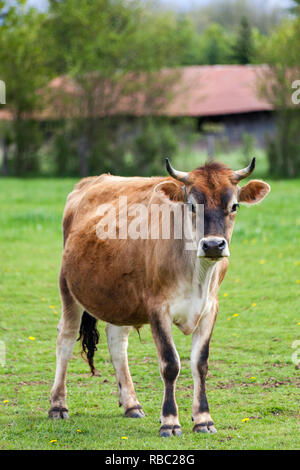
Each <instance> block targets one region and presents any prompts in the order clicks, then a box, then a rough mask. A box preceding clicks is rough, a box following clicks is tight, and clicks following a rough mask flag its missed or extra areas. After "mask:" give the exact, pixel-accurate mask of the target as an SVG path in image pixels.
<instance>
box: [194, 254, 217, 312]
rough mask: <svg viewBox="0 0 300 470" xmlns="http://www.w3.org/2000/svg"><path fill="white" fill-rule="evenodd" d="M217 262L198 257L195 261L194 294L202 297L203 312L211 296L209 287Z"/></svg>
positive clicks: (201, 309) (201, 308) (201, 307)
mask: <svg viewBox="0 0 300 470" xmlns="http://www.w3.org/2000/svg"><path fill="white" fill-rule="evenodd" d="M216 264H217V262H216V261H212V260H208V259H205V258H198V257H197V259H196V262H195V269H194V275H193V295H194V296H196V297H198V298H200V299H201V306H199V307H200V311H201V312H203V310H204V308H205V303H206V302H207V300H208V299H209V298H210V293H209V289H210V284H211V279H212V275H213V272H214V270H215V268H216Z"/></svg>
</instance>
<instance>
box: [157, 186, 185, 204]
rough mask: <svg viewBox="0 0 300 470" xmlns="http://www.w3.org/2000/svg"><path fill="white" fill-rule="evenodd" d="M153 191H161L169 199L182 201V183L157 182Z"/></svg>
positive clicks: (183, 195) (183, 194) (183, 193)
mask: <svg viewBox="0 0 300 470" xmlns="http://www.w3.org/2000/svg"><path fill="white" fill-rule="evenodd" d="M154 191H155V192H159V191H161V192H162V193H164V195H165V196H167V197H168V198H169V199H170V200H171V201H184V197H185V191H184V185H182V184H180V183H175V181H163V182H162V183H158V184H157V185H156V186H155V188H154Z"/></svg>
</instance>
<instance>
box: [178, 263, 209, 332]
mask: <svg viewBox="0 0 300 470" xmlns="http://www.w3.org/2000/svg"><path fill="white" fill-rule="evenodd" d="M215 269H216V262H213V261H211V260H206V259H203V258H194V259H193V272H192V276H189V275H188V276H187V277H186V278H185V281H182V280H181V281H179V283H178V286H177V289H176V292H175V293H174V295H173V297H172V300H171V302H170V313H171V317H172V319H173V322H174V323H175V324H176V325H177V326H178V327H179V329H180V330H181V331H182V332H183V333H184V334H191V333H192V332H193V331H194V329H195V328H196V326H197V324H198V322H199V320H200V318H201V316H202V315H205V314H206V313H209V312H210V310H211V306H212V297H211V295H210V285H211V281H212V275H213V272H214V270H215Z"/></svg>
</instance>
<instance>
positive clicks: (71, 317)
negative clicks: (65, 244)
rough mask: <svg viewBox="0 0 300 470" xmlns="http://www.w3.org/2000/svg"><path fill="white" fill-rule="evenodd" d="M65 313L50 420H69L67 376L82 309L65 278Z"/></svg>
mask: <svg viewBox="0 0 300 470" xmlns="http://www.w3.org/2000/svg"><path fill="white" fill-rule="evenodd" d="M60 289H61V297H62V306H63V312H62V317H61V320H60V322H59V325H58V338H57V348H56V374H55V381H54V385H53V387H52V390H51V395H50V403H51V406H50V410H49V417H50V418H62V419H67V418H68V417H69V415H68V408H67V403H66V395H67V389H66V374H67V367H68V362H69V360H70V359H71V357H72V353H73V348H74V344H75V342H76V339H77V338H78V332H79V328H80V321H81V316H82V310H83V309H82V308H81V307H80V306H79V305H78V304H77V303H76V302H75V300H74V299H73V297H72V296H71V294H70V292H69V289H68V287H67V283H66V281H65V280H64V278H63V277H62V276H61V278H60Z"/></svg>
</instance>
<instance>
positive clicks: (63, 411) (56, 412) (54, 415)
mask: <svg viewBox="0 0 300 470" xmlns="http://www.w3.org/2000/svg"><path fill="white" fill-rule="evenodd" d="M48 416H49V418H51V419H69V413H68V410H67V408H63V407H60V406H54V407H53V408H50V410H49V413H48Z"/></svg>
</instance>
